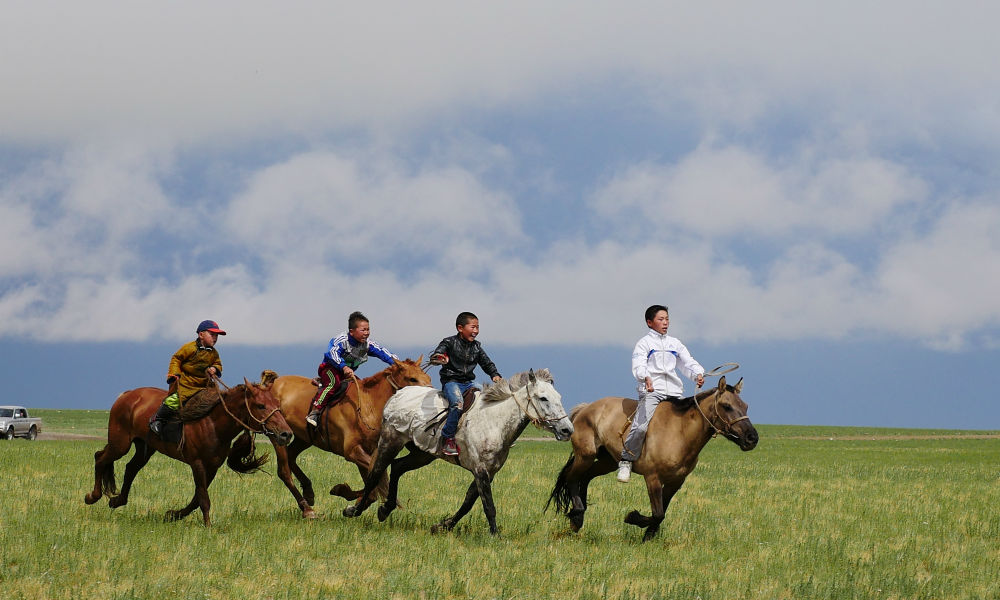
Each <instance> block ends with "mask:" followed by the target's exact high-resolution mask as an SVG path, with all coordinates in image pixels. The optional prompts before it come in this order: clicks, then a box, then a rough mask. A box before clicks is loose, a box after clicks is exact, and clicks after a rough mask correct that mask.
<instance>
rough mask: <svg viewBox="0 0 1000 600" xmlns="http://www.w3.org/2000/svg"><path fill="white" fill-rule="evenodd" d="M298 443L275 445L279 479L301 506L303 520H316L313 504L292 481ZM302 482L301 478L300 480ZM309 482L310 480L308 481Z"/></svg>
mask: <svg viewBox="0 0 1000 600" xmlns="http://www.w3.org/2000/svg"><path fill="white" fill-rule="evenodd" d="M296 443H297V441H296V442H293V443H292V446H291V447H286V446H280V445H278V444H274V457H275V460H276V461H277V463H278V479H280V480H281V482H282V483H284V484H285V487H286V488H288V491H289V492H291V493H292V497H293V498H295V503H296V504H297V505H298V506H299V509H300V510H301V511H302V518H304V519H315V518H316V511H314V510H313V509H312V503H311V502H309V500H307V499H306V498H305V497H304V496H303V494H301V493H299V488H297V487H296V486H295V483H294V482H293V481H292V470H293V467H292V465H294V464H295V458H296V457H297V456H298V454H299V452H301V449H300V450H299V451H296V449H295V448H294V445H295V444H296ZM299 481H300V482H301V481H302V480H301V478H300V479H299ZM307 481H308V479H307Z"/></svg>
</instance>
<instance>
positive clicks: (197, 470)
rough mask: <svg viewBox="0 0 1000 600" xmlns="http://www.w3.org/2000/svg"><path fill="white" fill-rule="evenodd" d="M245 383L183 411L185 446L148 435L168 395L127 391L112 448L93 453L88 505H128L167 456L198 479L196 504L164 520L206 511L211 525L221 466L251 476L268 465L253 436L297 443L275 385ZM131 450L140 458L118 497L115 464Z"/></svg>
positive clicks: (111, 421)
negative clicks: (212, 491)
mask: <svg viewBox="0 0 1000 600" xmlns="http://www.w3.org/2000/svg"><path fill="white" fill-rule="evenodd" d="M243 381H244V384H243V385H238V386H236V387H233V388H228V389H227V390H226V391H224V392H221V391H219V390H218V389H211V388H210V389H207V390H204V391H202V392H199V393H198V394H196V395H195V396H193V397H192V398H191V399H190V400H189V401H188V402H187V403H186V404H185V406H184V408H183V409H182V410H181V420H182V421H185V422H184V424H183V438H182V442H181V443H180V444H175V443H170V442H164V441H162V440H160V438H159V437H158V436H156V435H153V434H151V433H150V431H149V419H150V417H152V416H153V413H155V412H156V410H157V409H158V408H159V407H160V404H161V403H162V402H163V399H164V398H166V396H167V391H166V390H163V389H160V388H153V387H144V388H138V389H134V390H128V391H126V392H123V393H122V394H121V395H120V396H118V399H117V400H115V403H114V405H113V406H112V407H111V415H110V417H109V418H108V443H107V445H105V446H104V449H102V450H100V451H98V452H96V453H95V454H94V490H93V491H92V492H90V493H88V494H87V495H86V497H85V498H84V502H86V503H87V504H94V503H95V502H97V501H98V500H100V499H101V497H102V496H105V495H107V496H109V498H108V505H109V506H111V508H118V507H119V506H124V505H125V504H127V503H128V494H129V491H130V490H131V488H132V481H133V480H134V479H135V476H136V474H137V473H138V472H139V470H140V469H142V468H143V467H144V466H145V465H146V463H147V462H149V459H150V457H152V456H153V454H155V453H156V452H162V453H163V454H166V455H167V456H169V457H171V458H174V459H177V460H179V461H182V462H185V463H187V464H189V465H191V473H192V474H193V475H194V497H193V498H192V499H191V502H190V503H188V505H187V506H185V507H184V508H182V509H180V510H170V511H167V514H166V516H165V520H167V521H176V520H179V519H183V518H184V517H186V516H188V515H189V514H191V512H192V511H194V509H195V508H201V514H202V517H203V518H204V521H205V525H206V526H210V525H211V524H212V522H211V519H210V518H209V514H208V513H209V508H210V506H211V502H210V500H209V497H208V486H209V485H211V484H212V480H213V479H215V475H216V473H217V472H218V470H219V467H221V466H222V463H223V462H226V463H227V464H228V465H229V467H230V468H231V469H233V470H234V471H236V472H238V473H251V472H253V471H256V470H258V469H259V468H260V467H261V465H263V464H264V462H266V461H267V455H266V454H265V455H263V456H255V455H254V446H253V438H252V436H251V435H250V434H251V433H263V434H265V435H267V436H268V437H269V438H271V440H272V441H273V442H274V443H275V444H277V445H282V444H288V443H289V442H290V441H291V439H292V431H291V430H290V429H289V428H288V424H287V423H285V419H284V417H283V416H282V414H281V408H280V407H279V406H278V400H277V399H276V398H275V397H274V395H273V394H272V393H271V386H270V385H269V384H267V383H265V384H263V385H257V384H253V383H250V382H248V381H247V380H246V379H244V380H243ZM199 415H201V416H199ZM240 433H243V434H244V435H243V436H242V437H241V438H240V439H239V440H237V441H236V443H235V444H233V443H232V442H233V438H235V437H236V436H237V435H239V434H240ZM231 444H232V448H230V445H231ZM132 445H135V455H134V456H133V457H132V459H131V460H129V461H128V464H126V465H125V477H124V478H123V480H122V488H121V492H118V491H117V485H116V483H115V461H116V460H118V459H119V458H121V457H123V456H125V455H126V454H128V451H129V448H130V447H131V446H132ZM227 458H228V460H227Z"/></svg>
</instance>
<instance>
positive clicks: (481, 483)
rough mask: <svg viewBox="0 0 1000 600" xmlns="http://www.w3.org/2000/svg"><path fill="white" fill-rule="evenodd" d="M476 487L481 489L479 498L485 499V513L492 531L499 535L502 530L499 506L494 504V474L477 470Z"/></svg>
mask: <svg viewBox="0 0 1000 600" xmlns="http://www.w3.org/2000/svg"><path fill="white" fill-rule="evenodd" d="M476 487H477V488H478V489H479V498H480V499H481V500H482V501H483V514H485V515H486V521H487V522H488V523H489V524H490V533H491V534H493V535H498V534H499V533H500V531H499V530H498V529H497V507H496V505H494V504H493V475H491V474H489V473H487V472H485V471H477V472H476Z"/></svg>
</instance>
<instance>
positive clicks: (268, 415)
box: [243, 377, 293, 446]
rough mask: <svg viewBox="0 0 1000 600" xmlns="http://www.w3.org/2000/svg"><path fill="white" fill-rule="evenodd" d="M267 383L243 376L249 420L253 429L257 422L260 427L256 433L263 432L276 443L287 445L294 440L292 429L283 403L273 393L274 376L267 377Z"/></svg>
mask: <svg viewBox="0 0 1000 600" xmlns="http://www.w3.org/2000/svg"><path fill="white" fill-rule="evenodd" d="M267 379H270V381H267V382H266V383H265V384H256V383H251V382H249V381H247V378H246V377H244V378H243V383H244V386H245V390H246V391H245V392H244V401H245V402H244V403H245V405H246V409H247V414H248V416H249V420H250V421H251V422H252V423H248V425H251V430H252V431H253V430H254V428H253V425H254V424H256V425H257V426H259V427H260V429H259V430H257V431H255V433H263V434H264V435H266V436H267V437H269V438H271V439H272V440H273V441H274V443H275V444H277V445H279V446H287V445H288V444H290V443H291V442H292V437H293V434H292V429H291V428H290V427H289V426H288V423H287V422H285V416H284V415H283V414H282V412H281V404H280V403H279V402H278V399H277V398H276V397H275V396H274V394H272V393H271V384H272V383H273V382H274V379H273V378H265V381H266V380H267Z"/></svg>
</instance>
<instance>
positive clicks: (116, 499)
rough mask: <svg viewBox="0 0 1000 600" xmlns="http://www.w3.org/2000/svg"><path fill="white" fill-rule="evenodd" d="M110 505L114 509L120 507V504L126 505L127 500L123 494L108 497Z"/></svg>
mask: <svg viewBox="0 0 1000 600" xmlns="http://www.w3.org/2000/svg"><path fill="white" fill-rule="evenodd" d="M108 506H110V507H111V508H112V509H115V508H118V507H119V506H125V500H124V499H123V498H122V497H121V496H112V497H111V498H108Z"/></svg>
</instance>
